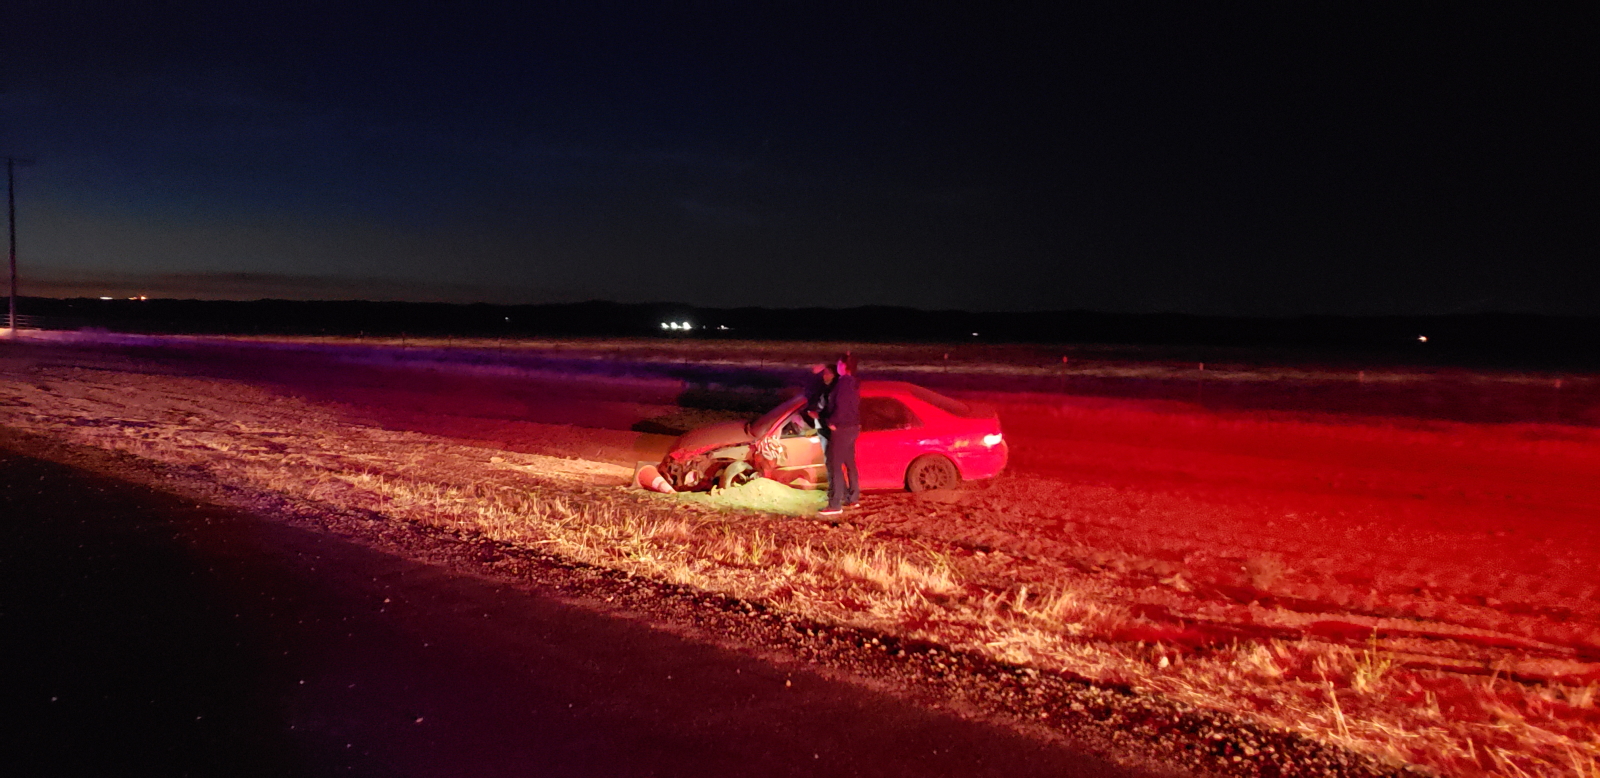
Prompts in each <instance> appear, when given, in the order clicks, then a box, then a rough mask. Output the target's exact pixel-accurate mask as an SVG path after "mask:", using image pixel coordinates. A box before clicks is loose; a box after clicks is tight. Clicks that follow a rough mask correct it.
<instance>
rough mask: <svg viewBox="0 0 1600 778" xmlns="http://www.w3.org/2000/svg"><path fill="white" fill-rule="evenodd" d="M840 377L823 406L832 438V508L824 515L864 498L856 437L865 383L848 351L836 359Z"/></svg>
mask: <svg viewBox="0 0 1600 778" xmlns="http://www.w3.org/2000/svg"><path fill="white" fill-rule="evenodd" d="M834 367H835V372H837V374H838V375H837V377H835V378H834V379H833V384H832V386H831V388H830V390H829V391H828V393H827V401H826V403H825V404H824V405H823V407H822V421H823V434H824V435H826V436H827V437H828V447H827V450H826V452H825V453H826V458H827V462H828V507H827V508H825V509H823V510H822V511H821V515H823V516H838V515H839V514H841V513H844V506H846V505H855V504H856V503H858V502H860V501H861V476H860V475H859V474H858V473H857V471H856V436H857V435H859V434H860V433H861V384H860V382H858V381H857V380H856V357H855V355H854V354H851V353H849V352H846V353H844V354H843V355H841V356H840V357H839V359H838V360H837V361H835V362H834Z"/></svg>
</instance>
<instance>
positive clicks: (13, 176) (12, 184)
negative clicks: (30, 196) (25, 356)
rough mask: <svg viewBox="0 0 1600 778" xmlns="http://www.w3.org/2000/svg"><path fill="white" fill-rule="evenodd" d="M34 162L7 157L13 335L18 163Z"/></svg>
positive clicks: (13, 326)
mask: <svg viewBox="0 0 1600 778" xmlns="http://www.w3.org/2000/svg"><path fill="white" fill-rule="evenodd" d="M19 163H20V164H22V165H24V166H27V165H31V164H33V160H31V159H17V158H16V157H6V218H7V225H8V227H9V229H8V232H9V234H10V235H11V316H10V318H9V320H8V321H7V324H10V325H11V337H13V338H15V337H16V336H17V165H18V164H19Z"/></svg>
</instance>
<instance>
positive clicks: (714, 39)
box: [0, 0, 1600, 315]
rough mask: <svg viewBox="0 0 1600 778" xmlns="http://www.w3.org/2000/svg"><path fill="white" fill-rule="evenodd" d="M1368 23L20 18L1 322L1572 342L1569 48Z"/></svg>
mask: <svg viewBox="0 0 1600 778" xmlns="http://www.w3.org/2000/svg"><path fill="white" fill-rule="evenodd" d="M1391 5H1398V4H1385V5H1383V6H1376V5H1373V4H1342V5H1334V4H1289V3H1274V4H1261V5H1249V6H1244V5H1234V4H1229V5H1226V6H1211V5H1206V6H1201V5H1197V4H1187V5H1179V4H1174V5H1150V6H1146V5H1137V4H1110V5H1106V6H1091V5H1081V6H1080V5H1074V4H1065V5H1064V6H1063V7H1051V6H1047V5H1037V6H1023V7H1019V8H1013V9H1010V10H1007V9H1003V8H980V7H978V6H977V5H976V4H973V5H971V6H957V5H951V4H941V3H932V4H929V3H913V2H864V3H858V4H839V5H831V4H815V3H796V2H773V3H732V2H728V3H718V2H693V3H683V4H653V3H607V2H587V3H579V2H573V3H565V2H563V3H529V4H526V5H524V6H523V7H521V8H518V9H515V10H506V9H502V8H500V7H499V4H483V5H480V4H475V3H469V2H406V1H404V0H402V1H401V2H391V3H384V4H377V3H349V2H340V1H339V0H331V1H330V2H318V3H302V2H286V3H247V2H229V3H209V2H162V1H161V0H154V1H152V2H145V3H139V4H124V3H84V2H71V0H67V1H66V2H61V1H59V0H58V1H57V2H36V1H35V0H20V2H13V3H9V4H8V7H7V10H6V11H4V12H3V13H0V30H3V32H0V35H3V43H0V64H3V68H4V70H3V72H0V78H3V81H0V90H3V91H0V153H4V154H9V155H16V156H21V157H29V158H33V159H35V160H36V163H35V164H34V165H32V166H30V167H26V168H21V169H19V170H18V171H17V192H18V209H17V210H18V212H17V215H18V222H19V224H18V237H19V245H18V253H19V262H20V263H21V265H22V268H23V278H24V287H23V293H24V294H37V295H47V296H79V295H81V296H99V295H113V296H130V295H137V294H148V295H150V296H159V297H193V298H201V299H258V298H264V297H270V298H285V299H376V300H425V301H452V302H480V301H481V302H498V303H539V302H566V301H577V300H587V299H604V300H615V301H621V302H645V301H661V302H677V303H685V304H690V305H698V306H714V307H734V306H775V307H799V306H830V307H847V306H857V305H868V304H871V305H904V306H912V307H918V308H927V309H964V310H986V311H1006V310H1069V309H1082V310H1098V311H1116V312H1155V311H1170V312H1183V313H1197V314H1225V315H1293V314H1301V313H1334V314H1389V313H1401V314H1429V313H1461V312H1478V311H1512V312H1531V313H1548V314H1567V315H1600V270H1597V267H1596V265H1597V261H1600V251H1597V249H1600V230H1597V226H1600V225H1597V219H1600V208H1597V206H1600V197H1597V194H1600V176H1597V173H1600V169H1597V168H1600V166H1597V164H1596V162H1597V158H1596V157H1597V148H1596V147H1597V144H1596V142H1595V141H1596V138H1595V134H1596V133H1595V130H1594V129H1593V127H1594V126H1595V125H1594V123H1593V121H1592V120H1591V119H1590V114H1591V113H1592V109H1591V108H1590V106H1591V105H1593V103H1594V102H1595V98H1594V95H1596V94H1600V62H1597V57H1596V52H1595V49H1596V47H1595V45H1594V44H1593V41H1594V40H1597V39H1600V37H1597V35H1596V34H1597V33H1600V27H1597V25H1596V23H1595V21H1596V18H1595V16H1594V15H1592V14H1591V15H1586V16H1582V17H1580V16H1571V17H1565V18H1563V17H1560V16H1558V15H1555V14H1554V13H1553V12H1552V13H1551V14H1550V15H1546V16H1543V17H1539V18H1534V17H1531V16H1528V15H1526V14H1527V12H1526V11H1523V10H1521V9H1514V8H1510V7H1502V8H1467V7H1465V6H1463V7H1456V6H1452V5H1437V6H1420V5H1418V6H1412V5H1405V6H1404V7H1391ZM1046 9H1048V10H1046ZM835 279H837V280H835Z"/></svg>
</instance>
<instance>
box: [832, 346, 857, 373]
mask: <svg viewBox="0 0 1600 778" xmlns="http://www.w3.org/2000/svg"><path fill="white" fill-rule="evenodd" d="M834 366H835V368H836V369H837V370H838V371H839V374H840V375H855V374H856V355H855V354H854V353H852V352H849V351H846V352H844V353H843V354H840V355H839V358H838V359H836V360H834Z"/></svg>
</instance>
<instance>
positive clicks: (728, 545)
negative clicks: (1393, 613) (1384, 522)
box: [0, 369, 1600, 778]
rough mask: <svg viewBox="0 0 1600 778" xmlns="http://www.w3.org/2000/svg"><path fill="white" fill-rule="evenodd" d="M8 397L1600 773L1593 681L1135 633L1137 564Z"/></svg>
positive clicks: (348, 489) (117, 435)
mask: <svg viewBox="0 0 1600 778" xmlns="http://www.w3.org/2000/svg"><path fill="white" fill-rule="evenodd" d="M0 385H4V386H5V388H6V389H7V390H9V392H10V393H12V394H15V395H16V396H18V397H21V398H24V399H25V401H26V403H25V404H23V405H8V406H4V407H3V408H0V423H3V424H5V425H7V426H12V427H16V428H20V429H26V430H34V431H38V432H43V433H47V434H51V435H55V436H58V437H60V438H62V439H65V440H68V441H71V442H74V443H78V444H84V445H89V446H96V447H100V448H104V449H109V450H114V451H122V452H127V453H130V454H133V455H135V456H139V457H143V458H146V459H149V460H152V461H156V462H162V463H167V464H174V465H186V466H192V467H196V468H200V469H201V470H203V471H204V472H206V473H208V474H209V476H210V477H211V478H213V479H215V480H216V481H218V482H221V483H225V484H228V485H231V486H237V487H243V488H246V489H251V490H259V491H265V492H271V493H274V494H278V495H283V496H286V497H289V498H293V499H298V500H305V501H311V502H315V503H322V504H326V505H330V506H334V507H337V508H341V509H356V510H367V511H373V512H375V513H377V514H380V515H382V516H385V517H388V518H390V519H393V520H397V521H408V522H415V523H418V524H423V525H427V526H434V527H442V528H448V529H452V530H458V531H467V532H472V533H478V534H481V535H482V536H484V537H488V538H491V539H494V540H498V541H503V542H506V543H510V544H515V545H520V546H525V547H528V548H537V549H541V550H544V551H547V552H551V553H555V554H559V555H561V556H564V557H567V558H570V559H573V560H577V561H581V562H585V563H588V564H593V565H599V566H603V567H608V568H613V569H617V570H623V571H627V572H629V573H632V574H636V575H641V576H648V577H651V578H655V579H659V580H663V581H669V582H673V583H677V584H683V585H687V586H693V587H698V588H701V589H705V590H710V591H717V592H723V593H726V594H729V595H731V596H735V597H740V598H746V599H749V600H754V601H759V602H763V603H766V604H767V605H769V606H771V607H775V608H780V609H783V610H786V611H789V612H792V613H795V614H797V615H800V616H804V617H808V618H812V619H818V620H822V621H826V622H832V623H840V624H848V625H856V626H862V627H868V628H872V629H876V630H881V631H884V632H888V633H891V634H896V635H900V636H904V637H911V638H923V639H930V640H935V641H938V642H942V643H944V644H947V645H950V646H952V647H954V648H957V649H966V650H971V651H976V652H980V653H983V654H986V655H988V656H991V657H994V658H996V659H999V660H1003V661H1009V662H1016V663H1021V664H1026V665H1031V666H1034V667H1039V668H1044V669H1055V670H1065V671H1070V672H1072V673H1075V674H1078V675H1082V676H1086V677H1089V678H1094V679H1100V680H1103V681H1107V682H1116V683H1125V684H1129V685H1132V686H1133V687H1135V688H1137V689H1140V690H1143V691H1146V692H1150V693H1155V694H1162V695H1166V696H1168V697H1171V698H1174V699H1177V700H1180V701H1183V702H1187V703H1191V704H1194V705H1199V706H1204V707H1209V708H1214V709H1219V710H1225V711H1231V712H1234V713H1238V714H1241V715H1246V716H1250V717H1253V718H1255V719H1256V720H1258V721H1260V722H1262V723H1264V724H1266V725H1268V726H1273V727H1278V728H1282V729H1286V730H1291V731H1297V732H1301V733H1304V734H1306V735H1309V736H1311V737H1314V738H1317V739H1320V740H1323V741H1328V742H1333V743H1337V744H1340V745H1344V746H1347V747H1350V748H1353V749H1356V750H1358V751H1361V752H1364V753H1367V754H1371V755H1373V756H1376V757H1378V758H1381V759H1387V760H1390V761H1393V762H1396V763H1413V764H1422V765H1426V766H1429V767H1432V768H1434V769H1436V770H1439V771H1441V772H1443V773H1447V774H1455V775H1500V776H1540V777H1541V778H1542V777H1544V776H1552V777H1553V776H1577V777H1579V778H1597V776H1600V772H1597V759H1600V737H1597V736H1596V733H1595V730H1594V728H1593V724H1592V723H1584V722H1593V721H1595V720H1596V718H1595V717H1594V716H1592V715H1587V714H1588V713H1589V712H1592V711H1593V710H1594V708H1595V705H1596V691H1595V686H1594V685H1593V684H1589V685H1587V686H1561V685H1556V684H1526V683H1516V682H1513V681H1511V680H1510V679H1507V678H1505V677H1504V675H1503V674H1500V673H1495V674H1491V675H1490V676H1489V677H1487V678H1477V677H1473V676H1458V675H1452V674H1449V673H1447V672H1444V671H1404V672H1402V669H1403V668H1404V665H1405V661H1404V659H1403V657H1402V656H1400V655H1399V654H1397V653H1396V652H1394V651H1393V650H1391V649H1389V648H1387V647H1385V646H1384V645H1383V643H1382V642H1381V641H1380V639H1379V636H1378V634H1377V633H1376V632H1374V634H1373V635H1372V637H1371V638H1370V639H1369V640H1368V641H1367V642H1366V645H1365V646H1358V647H1352V646H1346V645H1342V644H1339V643H1336V642H1326V641H1317V640H1310V639H1301V640H1299V641H1285V640H1259V641H1243V642H1238V643H1235V644H1233V645H1228V646H1214V645H1213V646H1208V647H1205V648H1204V650H1196V649H1193V648H1185V647H1183V646H1182V645H1177V644H1167V643H1163V642H1162V641H1160V640H1150V641H1145V640H1130V639H1118V638H1117V636H1118V635H1119V634H1123V633H1125V632H1127V631H1128V630H1136V629H1143V628H1147V627H1150V626H1151V624H1150V622H1148V621H1147V620H1146V619H1145V618H1144V617H1142V616H1140V615H1137V613H1136V612H1135V611H1134V610H1132V609H1130V607H1129V606H1128V603H1129V602H1131V601H1132V599H1133V598H1132V597H1130V595H1129V592H1128V591H1127V590H1126V589H1123V588H1119V587H1120V584H1119V583H1118V581H1119V580H1120V578H1119V577H1118V576H1120V575H1121V574H1123V573H1125V572H1126V570H1123V569H1121V568H1127V567H1130V565H1127V564H1120V563H1119V564H1112V563H1113V562H1118V560H1116V559H1112V558H1111V557H1109V556H1104V555H1102V557H1097V558H1096V559H1098V561H1099V562H1103V563H1104V564H1099V565H1098V568H1104V569H1103V570H1102V571H1101V572H1081V570H1080V569H1078V568H1074V567H1069V566H1050V565H1044V564H1031V565H1023V564H1016V565H1013V566H1011V567H1009V568H1005V569H1003V570H1002V572H1004V575H1003V576H1000V577H997V567H996V565H995V563H994V562H993V561H992V560H983V559H979V558H977V557H974V556H972V555H970V554H965V553H959V550H958V549H955V548H952V547H948V546H944V545H941V544H939V543H935V542H932V541H926V542H920V543H919V542H912V541H907V540H905V539H903V538H902V539H895V538H885V537H879V536H875V535H873V534H871V533H868V532H863V531H859V530H849V529H831V528H828V527H825V526H822V525H819V524H816V523H814V522H804V521H794V520H786V519H781V518H776V517H772V516H765V515H760V514H751V513H730V512H723V511H718V510H715V509H714V508H711V507H708V506H704V505H694V504H682V503H675V502H673V501H672V500H670V499H667V498H660V497H655V496H649V495H643V494H640V493H637V492H633V491H629V490H626V489H623V488H620V487H615V486H606V485H599V484H596V483H592V482H590V481H585V480H584V479H582V478H578V477H568V476H560V475H559V473H560V472H562V471H561V469H560V468H556V467H549V468H542V467H541V463H542V462H544V460H543V458H540V457H533V456H525V457H522V458H521V459H520V460H519V461H520V462H521V463H522V464H523V465H525V467H522V468H519V469H517V470H515V471H513V470H507V469H504V468H494V467H491V466H489V465H488V463H487V459H488V457H487V456H486V454H485V452H484V451H483V450H481V449H475V448H471V447H467V446H460V445H455V444H452V443H449V442H446V441H441V440H437V439H434V438H429V437H427V436H423V435H418V434H412V433H404V432H391V431H384V430H377V429H371V428H362V427H350V426H347V425H344V424H342V423H341V422H340V421H339V420H338V419H336V418H333V417H331V416H329V415H327V414H325V413H324V412H322V411H320V410H318V409H316V408H314V407H311V406H307V405H305V404H302V403H299V402H297V401H293V400H289V399H286V398H282V397H277V396H273V395H270V394H267V393H265V392H262V391H260V390H257V389H255V388H253V387H248V386H240V385H227V384H222V383H217V382H208V381H204V380H199V379H189V378H171V377H156V376H128V375H119V374H116V373H105V372H96V373H92V374H91V373H88V372H84V371H74V370H70V369H56V370H55V371H54V372H52V373H50V374H49V375H48V380H47V381H45V380H40V377H39V376H37V375H30V376H25V377H19V376H17V375H3V374H0ZM333 431H336V434H335V433H334V432H333ZM528 472H535V473H538V472H549V473H553V474H554V475H534V476H530V475H529V474H528ZM1096 553H1099V552H1094V551H1093V550H1085V555H1086V557H1092V556H1093V555H1094V554H1096ZM1113 568H1116V569H1113ZM1135 572H1137V571H1135ZM1287 572H1288V571H1286V570H1285V565H1284V563H1283V561H1282V560H1281V559H1278V558H1276V557H1275V556H1272V555H1262V556H1259V557H1256V558H1254V559H1252V560H1250V561H1249V562H1248V563H1247V564H1246V569H1245V574H1246V575H1247V577H1248V578H1249V580H1250V582H1251V583H1252V584H1254V585H1255V586H1257V588H1259V589H1263V590H1268V589H1271V588H1272V587H1273V586H1275V585H1277V584H1278V583H1279V582H1280V581H1281V580H1282V579H1283V578H1284V576H1285V575H1286V574H1287ZM1178 573H1179V574H1177V575H1174V576H1173V577H1172V579H1171V580H1179V579H1181V571H1178ZM1397 701H1405V702H1403V703H1402V704H1397ZM1572 711H1578V712H1580V713H1583V714H1585V715H1584V716H1578V717H1576V718H1575V717H1573V716H1571V715H1567V714H1570V713H1571V712H1572ZM1585 716H1586V717H1585Z"/></svg>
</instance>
